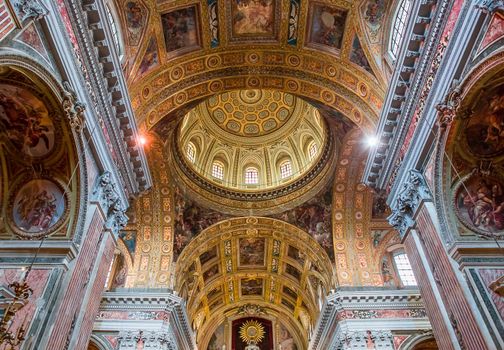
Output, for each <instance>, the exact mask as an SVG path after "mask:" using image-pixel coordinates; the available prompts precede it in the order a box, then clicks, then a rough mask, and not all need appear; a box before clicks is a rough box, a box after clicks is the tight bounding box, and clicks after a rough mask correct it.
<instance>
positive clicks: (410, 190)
mask: <svg viewBox="0 0 504 350" xmlns="http://www.w3.org/2000/svg"><path fill="white" fill-rule="evenodd" d="M431 198H432V197H431V194H430V191H429V188H428V186H427V183H426V182H425V179H424V177H423V175H422V173H420V172H419V171H417V170H410V171H409V175H408V180H407V182H405V183H404V184H403V186H402V188H401V190H400V192H399V194H398V196H397V199H396V200H395V203H393V205H392V208H391V209H392V215H390V216H389V217H388V220H389V223H390V224H391V225H392V226H393V227H394V228H395V229H396V230H397V231H399V234H400V235H401V238H404V236H405V235H406V232H407V231H408V229H410V228H411V227H413V226H414V223H415V220H414V216H415V213H416V211H417V209H418V208H419V206H420V204H421V203H422V201H423V200H430V199H431Z"/></svg>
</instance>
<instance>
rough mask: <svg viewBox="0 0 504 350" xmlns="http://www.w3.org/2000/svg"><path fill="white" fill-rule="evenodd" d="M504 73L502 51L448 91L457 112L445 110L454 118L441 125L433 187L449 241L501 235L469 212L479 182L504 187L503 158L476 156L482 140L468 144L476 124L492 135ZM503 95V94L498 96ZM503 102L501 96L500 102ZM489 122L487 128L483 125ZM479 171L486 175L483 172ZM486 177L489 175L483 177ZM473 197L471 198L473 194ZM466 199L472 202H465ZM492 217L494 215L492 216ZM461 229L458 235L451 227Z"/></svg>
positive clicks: (498, 198) (498, 202) (500, 230)
mask: <svg viewBox="0 0 504 350" xmlns="http://www.w3.org/2000/svg"><path fill="white" fill-rule="evenodd" d="M503 73H504V52H502V51H501V52H497V53H495V54H494V55H491V56H489V57H487V58H486V59H485V60H483V61H481V62H479V64H478V65H476V66H475V67H473V68H472V69H471V70H470V71H468V72H467V74H466V75H465V76H464V77H463V80H462V83H461V84H460V85H459V86H458V87H457V88H456V89H454V90H452V91H450V92H449V93H448V94H447V97H446V101H445V102H446V103H448V104H453V106H454V108H453V110H448V111H446V110H444V111H441V113H444V112H447V113H448V114H447V116H450V115H451V113H453V115H451V116H452V117H457V118H453V122H451V123H447V124H446V125H444V126H442V127H441V129H440V132H439V134H438V139H439V141H438V145H439V146H438V147H437V148H436V152H435V155H434V157H435V158H434V162H435V163H434V164H435V165H434V174H433V182H434V188H435V192H436V193H440V194H441V196H440V199H441V200H440V201H438V202H437V203H436V210H437V212H438V217H439V218H440V225H441V231H442V233H443V234H444V235H446V237H450V236H452V237H454V236H458V235H465V236H469V235H481V236H487V237H494V236H495V235H502V234H503V233H504V228H503V227H502V226H500V225H494V224H492V226H493V227H490V228H486V224H482V225H477V224H476V223H475V222H473V221H472V218H471V217H470V210H471V209H470V207H471V205H473V206H474V207H476V206H475V202H474V201H472V200H470V199H471V197H473V196H474V197H475V194H476V193H478V191H480V189H479V188H478V187H479V185H478V183H479V182H480V181H486V182H487V184H488V185H489V191H491V189H492V187H493V186H494V185H498V186H497V187H499V186H500V187H501V186H502V183H504V181H503V179H502V175H501V174H502V172H501V171H500V170H499V169H502V166H503V165H504V153H503V152H502V150H501V151H498V152H496V153H493V154H490V153H489V154H479V153H478V152H480V151H477V150H476V151H474V149H473V146H474V145H484V144H487V141H481V135H479V136H478V137H479V138H478V139H477V141H475V140H474V137H473V140H472V141H471V142H470V141H469V139H470V136H469V135H470V134H468V132H469V130H475V129H474V127H475V126H477V125H478V124H479V125H481V126H483V125H487V127H485V128H480V131H483V132H488V130H489V128H490V124H488V122H489V121H488V120H486V121H485V120H483V119H479V118H487V117H488V116H489V114H488V113H487V112H489V111H490V109H489V108H493V107H492V105H493V99H494V98H495V97H496V96H497V95H496V92H497V93H498V94H500V96H502V91H504V81H502V79H500V77H502V76H503ZM499 91H500V92H499ZM500 98H502V97H500ZM485 123H487V124H485ZM454 157H457V158H459V159H460V160H461V161H460V162H457V169H456V171H455V170H454V169H453V168H452V162H451V161H450V160H449V159H452V158H454ZM482 162H483V163H485V162H486V163H488V162H490V163H491V164H492V168H491V169H488V173H486V170H485V168H484V167H483V168H480V164H483V163H482ZM480 170H483V172H481V171H480ZM484 173H485V174H487V175H484ZM470 192H472V193H473V195H469V193H470ZM465 199H467V200H468V201H467V202H465ZM495 201H496V205H495V207H498V206H499V205H501V204H502V203H504V199H503V197H502V196H500V195H498V196H496V198H495ZM492 218H495V216H493V215H492ZM454 227H457V229H456V230H454V229H453V228H454Z"/></svg>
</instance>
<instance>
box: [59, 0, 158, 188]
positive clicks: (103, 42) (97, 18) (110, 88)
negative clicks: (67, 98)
mask: <svg viewBox="0 0 504 350" xmlns="http://www.w3.org/2000/svg"><path fill="white" fill-rule="evenodd" d="M66 1H67V3H69V4H70V6H68V10H69V11H68V12H69V16H70V17H71V20H72V22H73V23H74V25H75V27H76V29H77V30H76V31H75V34H76V37H77V40H78V43H79V47H80V48H81V49H82V51H81V52H82V55H83V58H84V61H85V63H86V67H87V69H88V71H89V72H90V73H91V74H89V79H90V80H91V81H90V83H91V84H92V85H91V86H94V87H95V88H94V94H95V95H96V100H97V101H98V102H99V105H100V108H101V109H103V112H104V113H103V122H104V124H105V125H102V127H104V128H106V130H107V133H108V136H109V138H110V142H111V146H112V147H113V149H114V151H115V152H116V154H117V159H116V162H117V163H118V167H119V170H120V173H121V177H122V181H123V182H124V185H125V188H126V189H127V192H129V194H138V193H139V192H140V191H143V190H145V189H147V188H149V187H150V186H151V185H152V181H151V178H150V173H149V169H148V165H147V160H146V157H145V154H144V152H143V149H142V147H141V146H140V145H139V144H138V143H137V137H138V131H137V128H136V122H135V116H134V114H133V109H132V107H131V104H130V100H129V96H128V91H127V87H126V83H125V81H124V77H123V73H122V69H121V64H120V62H119V58H118V56H117V54H116V53H115V49H114V46H113V44H112V39H111V36H110V33H109V29H108V27H107V25H106V24H104V23H107V22H106V20H102V18H104V16H105V15H104V10H103V4H101V2H99V1H96V0H84V1H82V2H79V1H76V0H66ZM94 38H101V39H100V40H98V39H96V40H95V39H94ZM95 102H96V101H95ZM95 107H96V106H95ZM97 112H98V113H99V111H97Z"/></svg>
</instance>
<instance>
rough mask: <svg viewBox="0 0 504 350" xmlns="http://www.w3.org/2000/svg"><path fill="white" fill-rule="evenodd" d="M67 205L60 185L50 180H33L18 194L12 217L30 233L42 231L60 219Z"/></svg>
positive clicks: (18, 226)
mask: <svg viewBox="0 0 504 350" xmlns="http://www.w3.org/2000/svg"><path fill="white" fill-rule="evenodd" d="M65 206H66V200H65V197H64V192H63V190H62V189H61V187H60V186H58V185H57V184H56V183H54V182H52V181H50V180H45V179H37V180H31V181H29V182H28V183H26V184H25V185H23V186H22V187H21V189H20V190H19V192H18V193H17V194H16V197H15V199H14V205H13V213H12V218H13V221H14V224H15V225H16V226H17V228H19V229H20V230H22V231H24V232H27V233H30V234H36V233H41V232H44V231H47V230H50V229H51V228H53V227H54V226H55V225H56V224H57V223H58V221H60V219H61V218H62V217H63V214H64V212H65Z"/></svg>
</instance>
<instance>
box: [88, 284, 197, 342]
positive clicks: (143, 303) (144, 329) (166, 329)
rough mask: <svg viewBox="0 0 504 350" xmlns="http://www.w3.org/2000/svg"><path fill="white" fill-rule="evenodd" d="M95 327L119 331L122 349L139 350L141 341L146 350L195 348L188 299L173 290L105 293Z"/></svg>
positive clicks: (102, 329)
mask: <svg viewBox="0 0 504 350" xmlns="http://www.w3.org/2000/svg"><path fill="white" fill-rule="evenodd" d="M123 320H128V322H127V323H124V322H122V321H123ZM118 327H119V329H118ZM95 330H99V331H102V332H103V331H106V332H110V331H113V332H117V331H119V338H118V342H119V348H118V349H119V350H123V349H125V350H133V349H135V350H136V349H137V348H138V347H139V346H140V345H141V346H143V349H145V350H147V349H151V350H154V349H156V350H158V349H159V350H169V349H181V350H192V349H195V348H196V343H195V338H194V334H193V332H192V330H191V327H190V325H189V320H188V318H187V314H186V306H185V303H184V301H183V300H182V299H181V298H180V297H178V296H176V295H175V294H174V293H173V292H172V291H170V290H162V291H161V290H159V291H156V292H146V291H145V290H140V289H139V290H134V289H120V290H118V291H115V292H106V293H104V295H103V298H102V302H101V305H100V312H99V314H98V317H97V319H96V322H95Z"/></svg>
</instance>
